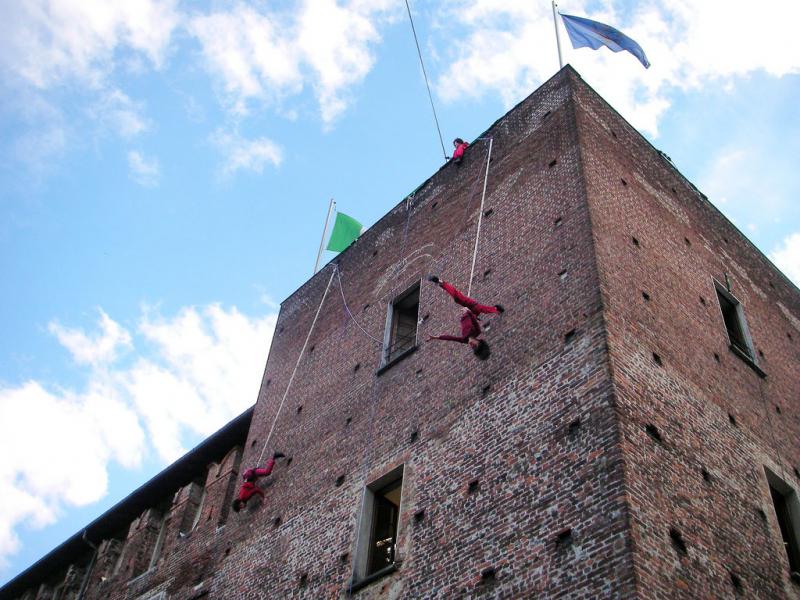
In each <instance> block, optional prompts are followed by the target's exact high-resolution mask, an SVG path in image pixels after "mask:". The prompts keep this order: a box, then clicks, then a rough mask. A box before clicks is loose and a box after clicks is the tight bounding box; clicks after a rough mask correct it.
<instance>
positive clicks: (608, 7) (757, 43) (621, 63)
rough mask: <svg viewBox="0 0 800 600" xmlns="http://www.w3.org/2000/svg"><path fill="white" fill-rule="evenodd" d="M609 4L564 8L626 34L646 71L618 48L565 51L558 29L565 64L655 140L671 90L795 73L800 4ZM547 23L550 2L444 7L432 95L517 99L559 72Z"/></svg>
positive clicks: (480, 0)
mask: <svg viewBox="0 0 800 600" xmlns="http://www.w3.org/2000/svg"><path fill="white" fill-rule="evenodd" d="M589 7H591V10H588V9H589ZM618 7H619V4H618V3H614V2H611V1H610V0H605V1H603V2H601V3H600V4H597V3H588V2H585V1H580V0H576V1H575V2H573V3H571V4H570V6H569V10H568V11H565V12H569V13H570V14H577V15H581V16H586V17H589V18H591V19H595V20H598V21H601V22H604V23H608V24H610V25H612V26H615V27H617V28H619V29H621V30H622V31H624V32H625V33H626V34H628V35H630V36H631V37H632V38H633V39H635V40H636V41H638V42H639V43H640V45H641V46H642V47H643V48H644V50H645V52H646V53H647V56H648V58H649V59H650V62H651V63H652V66H651V68H650V69H648V70H645V69H644V68H642V66H641V65H640V64H639V62H638V61H637V60H636V59H635V58H633V57H632V56H630V55H629V54H627V53H624V52H623V53H619V54H613V53H611V52H610V51H608V50H607V49H600V50H599V51H592V50H589V49H586V48H583V49H578V50H573V49H572V47H571V44H570V41H569V39H568V37H567V35H566V32H565V31H564V29H563V27H562V26H561V25H559V27H561V33H562V48H563V50H564V59H565V62H569V63H571V64H572V65H573V66H575V67H576V68H577V69H578V70H579V71H580V73H581V74H582V75H583V76H584V77H585V78H586V79H587V81H588V82H589V83H591V84H592V85H593V86H594V87H595V88H596V89H597V90H598V91H599V92H600V93H601V94H602V95H603V96H604V97H605V98H606V99H607V100H609V102H610V103H611V104H612V105H613V106H614V107H615V108H617V109H618V110H619V111H620V112H621V113H622V114H623V115H624V116H625V117H626V118H628V119H629V120H630V121H631V122H632V123H633V124H634V126H636V127H637V128H639V129H643V130H645V131H648V132H650V133H652V134H654V135H655V134H657V131H658V121H659V118H660V117H661V115H663V114H664V112H665V111H666V110H667V109H668V108H669V106H670V104H671V93H672V92H673V91H674V90H675V89H677V88H681V89H694V88H698V87H700V86H702V85H705V84H707V83H708V82H710V81H712V80H716V81H717V82H718V83H719V82H721V83H722V84H723V85H724V84H728V85H731V82H732V78H734V77H738V76H744V75H747V74H749V73H752V72H753V71H756V70H764V71H766V72H768V73H770V74H772V75H775V76H781V75H785V74H787V73H796V72H798V71H800V40H798V39H797V36H795V35H794V34H793V32H792V29H791V28H792V24H793V23H794V22H795V20H796V19H797V18H798V17H800V4H798V3H796V2H794V1H793V0H779V1H778V2H777V4H773V5H771V6H770V11H763V10H760V9H758V7H756V6H754V5H748V4H745V3H730V2H726V1H725V0H704V1H703V2H690V1H688V0H670V1H666V0H652V1H651V2H648V3H646V4H640V5H636V7H635V9H634V10H632V11H625V10H622V9H621V8H620V9H619V10H616V8H618ZM776 14H780V15H781V18H780V19H776V18H775V16H774V15H776ZM552 18H553V17H552V11H551V9H550V6H549V5H547V4H544V3H540V4H537V3H531V2H527V1H525V0H508V1H506V2H496V1H490V0H471V1H466V2H464V1H458V2H456V1H455V0H454V1H452V2H448V3H447V4H446V5H445V6H444V8H443V14H442V15H441V16H440V23H441V28H442V32H443V36H444V37H449V38H450V39H452V40H455V41H454V42H453V43H452V44H451V45H450V47H449V50H448V53H447V54H446V56H447V62H446V63H445V65H444V71H443V73H442V74H441V76H440V77H439V78H438V82H437V83H438V85H437V89H438V92H439V94H440V95H441V97H442V98H444V99H445V100H448V101H455V100H457V99H458V98H460V97H462V96H464V95H468V96H481V95H483V94H486V93H487V92H494V93H497V94H498V95H500V97H501V98H502V99H503V101H504V102H505V104H506V105H509V106H510V105H511V104H513V103H515V102H516V101H518V100H519V99H520V98H522V97H524V96H525V95H526V94H527V93H528V92H529V91H530V90H531V89H532V88H533V87H535V86H536V84H537V83H538V82H540V81H542V80H543V79H546V78H547V77H549V76H550V75H552V74H553V73H554V72H555V71H556V68H557V66H558V60H557V54H556V48H555V33H554V30H553V21H552Z"/></svg>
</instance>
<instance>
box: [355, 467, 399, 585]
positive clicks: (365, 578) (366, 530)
mask: <svg viewBox="0 0 800 600" xmlns="http://www.w3.org/2000/svg"><path fill="white" fill-rule="evenodd" d="M405 474H406V471H405V465H399V466H397V467H395V468H394V469H392V470H391V471H389V472H388V473H385V474H384V475H382V476H381V477H378V478H377V479H375V480H374V481H372V482H371V483H369V484H368V485H367V486H366V487H365V488H364V491H363V494H364V495H363V499H362V511H361V518H360V520H359V522H358V530H357V531H358V533H357V539H356V549H355V554H354V557H355V558H354V562H353V577H352V580H351V581H350V583H349V588H350V591H351V592H354V591H356V590H359V589H361V588H363V587H365V586H367V585H369V584H370V583H372V582H373V581H377V580H378V579H381V578H383V577H385V576H386V575H389V574H390V573H394V572H395V571H396V570H397V568H398V566H399V562H400V560H399V558H398V552H397V547H398V545H399V541H400V535H401V528H400V522H401V517H402V514H403V491H404V487H405V486H404V483H405ZM398 483H399V488H400V489H399V498H400V500H399V502H400V503H399V504H398V505H397V512H396V514H395V524H394V528H395V531H394V543H393V546H394V551H393V560H392V562H391V564H388V565H386V566H384V567H381V568H379V569H372V562H373V560H374V556H375V554H374V552H375V550H374V548H373V546H375V543H376V540H375V539H374V537H375V533H376V532H375V528H376V520H375V513H376V507H377V504H378V502H379V499H380V498H385V496H383V495H382V493H381V492H383V491H385V490H389V488H392V486H394V485H396V484H398Z"/></svg>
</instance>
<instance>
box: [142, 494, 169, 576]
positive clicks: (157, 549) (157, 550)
mask: <svg viewBox="0 0 800 600" xmlns="http://www.w3.org/2000/svg"><path fill="white" fill-rule="evenodd" d="M166 534H167V510H166V509H165V510H163V512H162V513H161V523H160V525H159V527H158V537H156V543H155V545H154V546H153V554H152V556H151V557H150V564H149V565H148V566H147V570H148V571H149V570H150V569H152V568H153V567H155V566H156V563H157V562H158V559H159V557H160V556H161V549H162V548H163V547H164V536H165V535H166Z"/></svg>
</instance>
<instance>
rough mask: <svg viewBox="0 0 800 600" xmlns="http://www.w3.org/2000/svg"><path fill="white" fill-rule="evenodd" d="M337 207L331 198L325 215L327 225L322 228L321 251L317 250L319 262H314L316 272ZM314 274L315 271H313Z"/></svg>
mask: <svg viewBox="0 0 800 600" xmlns="http://www.w3.org/2000/svg"><path fill="white" fill-rule="evenodd" d="M335 209H336V202H334V201H333V198H331V203H330V204H328V215H327V216H326V217H325V227H323V228H322V239H321V240H320V241H319V252H317V262H315V263H314V273H316V272H317V269H319V259H320V258H321V257H322V245H323V244H324V243H325V234H326V233H328V221H330V220H331V213H332V212H333V211H334V210H335ZM312 275H313V273H312Z"/></svg>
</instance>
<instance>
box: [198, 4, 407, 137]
mask: <svg viewBox="0 0 800 600" xmlns="http://www.w3.org/2000/svg"><path fill="white" fill-rule="evenodd" d="M396 8H397V7H396V6H395V7H392V5H391V4H390V3H389V2H388V1H385V0H381V1H379V2H374V1H373V2H362V1H351V2H345V3H342V4H339V3H338V2H336V1H335V0H306V1H305V2H303V4H302V6H301V7H300V9H299V10H298V11H296V12H289V11H277V10H276V11H272V12H268V11H266V10H257V9H256V8H254V7H252V6H249V5H246V4H244V3H238V4H236V5H235V6H234V7H233V8H232V9H230V10H228V11H225V12H222V11H221V12H215V13H212V14H208V15H201V16H196V17H194V18H193V19H192V20H191V23H190V25H189V30H190V32H191V33H192V34H193V35H194V36H196V37H197V39H198V40H199V41H200V43H201V45H202V48H203V56H204V58H205V60H206V64H207V68H208V70H209V71H210V72H211V73H212V74H214V75H215V76H216V77H217V78H218V80H219V82H220V85H221V87H222V89H223V90H224V95H225V98H226V104H227V105H228V107H229V108H230V109H231V110H233V111H234V112H235V113H237V114H240V115H241V114H246V113H247V112H248V104H249V103H250V102H252V101H254V100H259V101H262V102H268V103H274V102H279V101H280V100H282V99H283V98H285V97H287V96H290V95H295V94H298V93H300V92H301V91H302V90H303V89H304V88H305V86H307V85H310V86H311V87H312V88H313V90H314V93H315V96H316V98H317V101H318V103H319V106H320V113H321V116H322V120H323V121H324V122H325V123H326V124H329V123H331V122H332V121H333V120H334V119H335V118H336V117H337V116H339V115H340V114H341V112H342V111H343V110H344V109H345V108H346V107H347V105H348V102H349V100H348V98H349V93H348V89H349V88H350V87H351V86H352V85H355V84H357V83H359V82H360V81H361V80H362V79H363V78H364V76H365V75H366V74H367V73H368V72H369V70H370V69H371V68H372V65H373V63H374V61H375V58H374V54H373V51H372V49H373V47H374V46H375V45H376V44H377V43H378V42H379V41H380V36H379V34H378V30H377V27H376V23H377V22H379V21H384V20H387V19H389V18H390V16H391V14H392V12H396ZM289 112H291V110H290V111H289Z"/></svg>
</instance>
